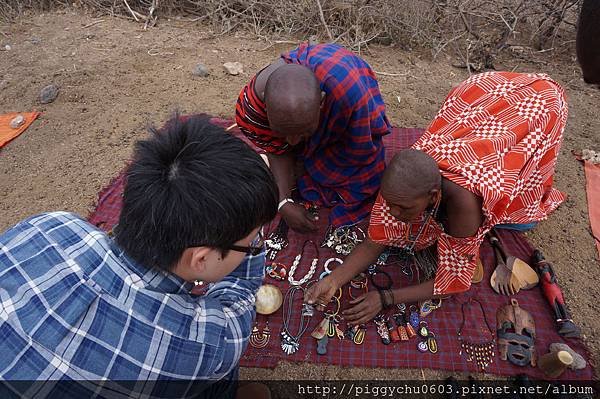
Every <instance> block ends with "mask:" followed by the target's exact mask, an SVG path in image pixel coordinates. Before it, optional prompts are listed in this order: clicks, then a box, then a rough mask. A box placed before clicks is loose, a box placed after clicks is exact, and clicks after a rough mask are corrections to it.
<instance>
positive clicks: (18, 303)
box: [0, 212, 265, 395]
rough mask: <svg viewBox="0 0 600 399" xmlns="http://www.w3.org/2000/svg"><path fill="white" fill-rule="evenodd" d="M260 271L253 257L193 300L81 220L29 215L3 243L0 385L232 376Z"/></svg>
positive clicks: (260, 261)
mask: <svg viewBox="0 0 600 399" xmlns="http://www.w3.org/2000/svg"><path fill="white" fill-rule="evenodd" d="M264 263H265V257H264V252H263V253H262V254H261V255H259V256H255V257H252V256H247V257H246V258H245V259H244V261H243V262H242V264H241V265H240V266H239V267H238V268H237V269H235V270H234V271H233V272H232V273H231V274H230V275H228V276H227V277H225V278H224V279H223V280H222V281H220V282H218V283H214V284H211V285H210V286H209V287H208V290H207V292H206V294H205V295H204V296H201V297H200V296H193V295H190V294H189V292H190V290H191V289H192V287H193V284H191V283H188V282H186V281H184V280H182V279H180V278H179V277H177V276H175V275H173V274H170V273H166V272H160V271H158V270H155V269H151V268H147V267H144V266H141V265H139V264H136V263H135V262H134V261H133V260H131V259H130V258H128V257H127V255H125V253H124V252H123V251H122V250H121V249H119V247H117V245H116V244H115V243H114V241H113V240H112V239H110V238H109V237H108V236H107V235H106V234H105V233H104V232H102V231H100V230H98V229H97V228H95V227H94V226H92V225H90V224H89V223H87V222H86V221H85V220H83V219H81V218H80V217H78V216H77V215H74V214H70V213H66V212H53V213H46V214H41V215H38V216H34V217H31V218H29V219H27V220H25V221H23V222H21V223H19V224H17V225H16V226H14V227H12V228H10V229H9V230H8V231H6V232H5V233H4V234H2V235H1V236H0V348H1V349H0V379H3V380H71V381H72V380H80V381H83V380H96V381H99V380H104V381H106V380H129V381H131V380H138V381H140V380H144V381H156V380H165V379H167V380H179V379H181V380H192V379H195V380H210V381H211V383H212V382H213V381H216V380H221V379H223V378H232V375H235V372H236V371H237V364H238V361H239V359H240V357H241V355H242V353H243V352H244V350H245V348H246V345H247V342H248V338H249V336H250V333H251V329H252V322H253V319H254V316H255V307H254V303H255V293H256V291H257V290H258V287H259V286H260V285H261V283H262V280H263V277H264ZM206 385H209V384H206ZM144 390H145V391H147V388H144ZM150 391H151V389H150ZM178 395H180V394H178Z"/></svg>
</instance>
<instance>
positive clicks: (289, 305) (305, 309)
mask: <svg viewBox="0 0 600 399" xmlns="http://www.w3.org/2000/svg"><path fill="white" fill-rule="evenodd" d="M296 292H300V294H302V298H303V297H304V288H302V287H301V286H298V285H295V286H292V287H291V288H290V289H289V290H288V292H287V293H286V294H285V298H284V300H283V328H282V330H281V334H280V335H281V349H282V350H283V352H284V353H285V354H286V355H291V354H294V353H296V352H297V351H298V349H299V348H300V337H302V335H303V334H304V333H305V332H306V330H307V329H308V325H309V324H310V320H311V318H312V316H313V314H314V308H313V307H312V306H310V305H308V304H306V303H303V304H302V314H301V317H300V326H299V327H298V331H297V332H296V334H292V333H291V331H290V327H289V326H290V321H291V320H292V310H293V307H294V295H295V294H296Z"/></svg>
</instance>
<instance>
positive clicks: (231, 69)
mask: <svg viewBox="0 0 600 399" xmlns="http://www.w3.org/2000/svg"><path fill="white" fill-rule="evenodd" d="M223 67H224V68H225V70H226V71H227V72H228V73H229V74H230V75H239V74H240V73H243V72H244V66H243V65H242V64H241V63H240V62H237V61H236V62H226V63H224V64H223Z"/></svg>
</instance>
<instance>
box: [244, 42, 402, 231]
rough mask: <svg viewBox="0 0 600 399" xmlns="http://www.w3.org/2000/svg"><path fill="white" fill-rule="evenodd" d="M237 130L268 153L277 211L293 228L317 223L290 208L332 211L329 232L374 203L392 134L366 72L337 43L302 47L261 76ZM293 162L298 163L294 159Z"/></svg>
mask: <svg viewBox="0 0 600 399" xmlns="http://www.w3.org/2000/svg"><path fill="white" fill-rule="evenodd" d="M236 122H237V124H238V126H239V128H240V129H241V131H242V132H243V133H244V134H245V135H246V136H247V137H248V138H249V139H250V140H251V141H252V142H253V143H254V144H255V145H256V146H258V147H259V148H261V149H263V150H265V151H266V153H267V157H268V159H269V163H270V166H271V169H272V171H273V174H274V175H275V179H276V181H277V185H278V187H279V200H280V202H279V208H278V209H279V211H280V213H281V216H282V217H283V219H284V220H285V221H286V222H287V224H288V225H289V226H290V227H291V228H292V229H294V230H296V231H300V232H308V231H314V230H315V229H316V224H315V223H314V222H315V220H314V219H313V217H312V216H311V214H310V213H309V212H307V210H306V209H305V208H304V207H302V206H301V205H299V204H297V203H294V202H293V200H292V199H291V192H292V190H293V188H294V185H295V182H294V180H295V179H294V169H295V165H296V163H299V164H301V165H302V167H303V169H304V171H302V172H301V173H297V174H298V179H297V188H298V190H299V194H300V196H301V197H302V199H303V200H306V201H308V202H310V203H313V204H316V205H318V206H325V207H331V212H330V216H329V218H330V220H329V222H330V224H331V225H332V226H333V227H339V226H344V225H350V224H354V223H357V222H358V221H360V220H361V219H363V218H364V217H366V216H367V215H368V214H369V212H370V210H371V206H372V205H373V201H374V200H375V197H376V194H377V190H378V189H379V184H380V180H381V176H382V174H383V170H384V167H385V165H384V148H383V142H382V138H383V136H384V135H386V134H388V133H390V130H391V125H390V123H389V121H388V119H387V117H386V115H385V104H384V102H383V99H382V97H381V93H380V92H379V86H378V84H377V80H376V78H375V74H374V72H373V70H372V69H371V67H370V66H369V65H368V64H367V63H366V62H365V61H364V60H363V59H361V58H360V57H358V56H356V55H355V54H354V53H352V52H350V51H348V50H346V49H344V48H343V47H341V46H339V45H336V44H317V45H310V44H308V43H303V44H301V45H300V46H299V47H298V48H296V49H294V50H292V51H290V52H289V53H286V54H283V55H282V56H281V57H280V58H279V59H278V60H277V61H275V62H274V63H272V64H271V65H269V66H267V67H266V68H264V69H262V70H261V71H260V72H258V73H257V74H256V75H255V76H254V77H253V78H252V79H251V80H250V83H248V84H247V85H246V86H245V87H244V88H243V89H242V91H241V93H240V96H239V98H238V101H237V105H236ZM297 161H298V162H297Z"/></svg>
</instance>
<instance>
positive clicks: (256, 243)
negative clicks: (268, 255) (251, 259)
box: [225, 227, 265, 256]
mask: <svg viewBox="0 0 600 399" xmlns="http://www.w3.org/2000/svg"><path fill="white" fill-rule="evenodd" d="M264 243H265V239H264V237H263V229H262V227H261V228H260V230H258V234H257V235H256V238H255V239H254V240H252V242H251V243H250V245H249V246H247V247H245V246H243V245H230V246H229V247H227V248H225V249H229V250H231V251H236V252H243V253H245V254H248V255H252V256H256V255H258V254H260V253H261V252H262V251H263V250H264Z"/></svg>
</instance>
